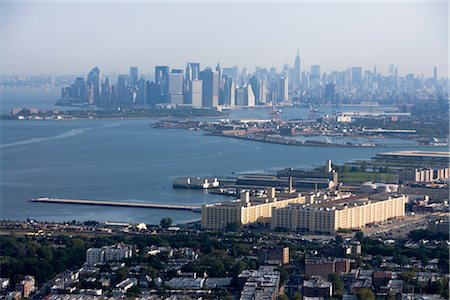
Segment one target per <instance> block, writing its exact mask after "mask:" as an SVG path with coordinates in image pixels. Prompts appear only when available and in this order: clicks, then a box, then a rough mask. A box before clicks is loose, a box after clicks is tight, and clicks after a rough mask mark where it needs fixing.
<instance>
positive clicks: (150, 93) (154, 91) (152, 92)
mask: <svg viewBox="0 0 450 300" xmlns="http://www.w3.org/2000/svg"><path fill="white" fill-rule="evenodd" d="M146 86H147V101H146V103H147V104H148V105H156V104H157V103H159V99H160V96H161V93H160V91H159V88H160V85H159V84H156V83H155V82H154V81H152V82H149V81H147V84H146Z"/></svg>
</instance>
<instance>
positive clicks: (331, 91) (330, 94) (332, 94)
mask: <svg viewBox="0 0 450 300" xmlns="http://www.w3.org/2000/svg"><path fill="white" fill-rule="evenodd" d="M325 100H327V101H330V102H331V103H334V102H335V101H336V86H335V85H334V84H333V83H328V84H327V85H325Z"/></svg>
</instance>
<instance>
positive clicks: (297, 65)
mask: <svg viewBox="0 0 450 300" xmlns="http://www.w3.org/2000/svg"><path fill="white" fill-rule="evenodd" d="M301 74H302V72H301V69H300V54H299V51H298V50H297V56H296V57H295V62H294V84H295V85H296V86H297V87H299V86H300V83H301Z"/></svg>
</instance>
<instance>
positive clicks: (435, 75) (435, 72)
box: [433, 67, 437, 85]
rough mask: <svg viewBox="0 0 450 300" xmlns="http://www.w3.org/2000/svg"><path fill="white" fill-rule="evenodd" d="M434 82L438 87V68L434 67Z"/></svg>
mask: <svg viewBox="0 0 450 300" xmlns="http://www.w3.org/2000/svg"><path fill="white" fill-rule="evenodd" d="M433 81H434V84H435V85H436V84H437V67H434V69H433Z"/></svg>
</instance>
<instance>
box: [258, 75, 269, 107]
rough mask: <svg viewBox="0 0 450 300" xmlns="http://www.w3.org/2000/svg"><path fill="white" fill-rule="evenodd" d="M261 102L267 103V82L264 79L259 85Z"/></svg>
mask: <svg viewBox="0 0 450 300" xmlns="http://www.w3.org/2000/svg"><path fill="white" fill-rule="evenodd" d="M259 102H260V103H267V84H266V81H264V80H263V81H261V84H260V85H259Z"/></svg>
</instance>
